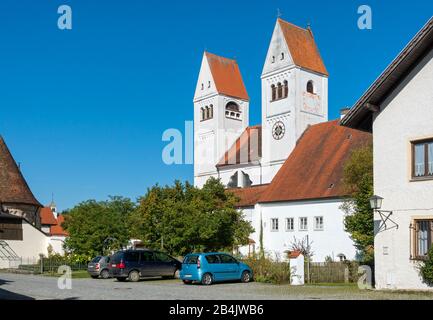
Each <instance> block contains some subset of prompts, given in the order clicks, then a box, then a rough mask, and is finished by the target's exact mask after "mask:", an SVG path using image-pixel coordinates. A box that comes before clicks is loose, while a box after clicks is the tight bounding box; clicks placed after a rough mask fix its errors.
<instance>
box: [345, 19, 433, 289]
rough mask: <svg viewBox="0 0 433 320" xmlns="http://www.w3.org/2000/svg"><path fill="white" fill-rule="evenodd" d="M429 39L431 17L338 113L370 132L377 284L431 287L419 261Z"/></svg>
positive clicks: (430, 81) (430, 183) (430, 82)
mask: <svg viewBox="0 0 433 320" xmlns="http://www.w3.org/2000/svg"><path fill="white" fill-rule="evenodd" d="M432 45H433V18H432V19H431V20H430V21H429V22H428V23H427V24H426V25H425V26H424V27H423V28H422V29H421V30H420V31H419V32H418V34H417V35H416V36H415V37H414V38H413V39H412V40H411V41H410V43H409V44H408V45H407V46H406V47H405V48H404V49H403V51H402V52H401V53H400V54H399V55H398V57H397V58H396V59H395V60H394V61H393V62H392V63H391V64H390V66H389V67H388V68H387V69H386V70H385V71H384V72H383V73H382V74H381V75H380V77H379V78H378V79H377V80H376V81H375V82H374V83H373V84H372V85H371V87H370V88H369V89H368V90H367V91H366V93H365V94H364V95H363V96H362V97H361V98H360V99H359V101H358V102H357V103H356V104H355V106H354V107H353V108H352V110H351V111H350V112H349V113H348V114H347V116H346V117H345V118H344V119H343V124H344V125H347V126H350V127H353V128H359V129H363V130H367V131H372V132H373V141H374V192H375V194H376V195H377V196H380V197H382V198H383V202H382V207H381V208H380V209H381V210H383V211H382V212H381V213H379V212H376V213H375V218H374V219H375V245H374V246H375V278H376V288H378V289H428V287H427V285H425V284H424V283H423V281H422V279H421V277H420V275H419V272H418V266H419V264H420V263H421V262H422V260H423V259H425V257H426V254H427V252H428V250H429V249H430V248H431V247H432V241H433V126H432V122H433V90H432V88H433V50H432ZM429 289H431V288H429Z"/></svg>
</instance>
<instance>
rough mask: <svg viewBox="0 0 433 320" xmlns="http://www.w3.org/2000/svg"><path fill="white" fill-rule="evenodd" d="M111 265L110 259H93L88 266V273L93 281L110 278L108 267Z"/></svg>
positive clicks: (103, 257) (102, 257) (101, 257)
mask: <svg viewBox="0 0 433 320" xmlns="http://www.w3.org/2000/svg"><path fill="white" fill-rule="evenodd" d="M109 263H110V257H106V256H98V257H95V258H93V260H92V261H90V262H89V264H88V265H87V272H88V273H89V274H90V276H91V277H92V278H93V279H98V278H99V277H101V278H102V279H108V278H110V272H109V271H108V265H109Z"/></svg>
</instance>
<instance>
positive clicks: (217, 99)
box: [194, 52, 249, 187]
mask: <svg viewBox="0 0 433 320" xmlns="http://www.w3.org/2000/svg"><path fill="white" fill-rule="evenodd" d="M248 124H249V97H248V94H247V91H246V89H245V85H244V82H243V80H242V76H241V73H240V70H239V66H238V64H237V62H236V61H235V60H232V59H227V58H223V57H220V56H216V55H214V54H211V53H209V52H205V53H204V55H203V60H202V63H201V68H200V73H199V77H198V81H197V86H196V90H195V95H194V185H196V186H198V187H202V186H203V184H204V183H205V182H206V180H207V179H209V177H212V176H213V177H216V178H218V175H219V174H218V170H217V166H216V165H217V163H218V162H219V161H220V159H221V158H222V157H223V156H224V153H225V151H226V150H228V148H230V146H231V145H232V144H233V143H234V141H235V140H236V139H237V138H238V137H239V136H240V135H241V134H242V132H243V131H245V128H246V127H248Z"/></svg>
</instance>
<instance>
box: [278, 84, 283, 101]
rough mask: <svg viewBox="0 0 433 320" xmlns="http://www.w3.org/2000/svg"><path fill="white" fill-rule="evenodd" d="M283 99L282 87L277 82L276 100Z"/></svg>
mask: <svg viewBox="0 0 433 320" xmlns="http://www.w3.org/2000/svg"><path fill="white" fill-rule="evenodd" d="M282 98H283V86H282V84H281V82H278V84H277V99H282Z"/></svg>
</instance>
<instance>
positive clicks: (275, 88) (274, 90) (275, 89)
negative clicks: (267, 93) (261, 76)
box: [271, 84, 277, 101]
mask: <svg viewBox="0 0 433 320" xmlns="http://www.w3.org/2000/svg"><path fill="white" fill-rule="evenodd" d="M271 90H272V101H275V100H277V87H275V84H273V85H272V86H271Z"/></svg>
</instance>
